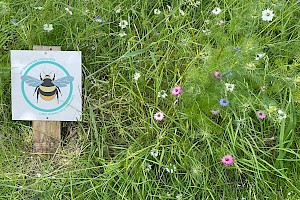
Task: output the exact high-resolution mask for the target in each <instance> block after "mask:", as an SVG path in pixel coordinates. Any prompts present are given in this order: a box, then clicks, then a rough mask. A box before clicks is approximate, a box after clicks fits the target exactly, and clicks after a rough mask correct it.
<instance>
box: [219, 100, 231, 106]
mask: <svg viewBox="0 0 300 200" xmlns="http://www.w3.org/2000/svg"><path fill="white" fill-rule="evenodd" d="M219 103H220V105H221V106H228V104H229V100H228V99H227V98H222V99H220V102H219Z"/></svg>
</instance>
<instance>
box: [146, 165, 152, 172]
mask: <svg viewBox="0 0 300 200" xmlns="http://www.w3.org/2000/svg"><path fill="white" fill-rule="evenodd" d="M151 169H152V165H151V164H148V165H147V166H146V168H145V170H146V171H147V172H149V171H150V170H151Z"/></svg>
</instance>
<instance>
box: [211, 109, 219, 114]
mask: <svg viewBox="0 0 300 200" xmlns="http://www.w3.org/2000/svg"><path fill="white" fill-rule="evenodd" d="M210 112H211V114H212V115H218V114H219V113H220V110H211V111H210Z"/></svg>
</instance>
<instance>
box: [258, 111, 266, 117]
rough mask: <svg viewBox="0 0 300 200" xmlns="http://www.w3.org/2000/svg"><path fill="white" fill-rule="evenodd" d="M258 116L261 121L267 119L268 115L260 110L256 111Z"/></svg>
mask: <svg viewBox="0 0 300 200" xmlns="http://www.w3.org/2000/svg"><path fill="white" fill-rule="evenodd" d="M256 116H257V117H258V118H259V119H264V118H266V113H265V112H264V111H262V110H258V111H256Z"/></svg>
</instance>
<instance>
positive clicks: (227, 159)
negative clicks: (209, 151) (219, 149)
mask: <svg viewBox="0 0 300 200" xmlns="http://www.w3.org/2000/svg"><path fill="white" fill-rule="evenodd" d="M233 162H234V157H233V156H231V155H230V154H227V155H226V156H224V157H223V158H222V163H223V165H225V166H226V165H231V164H232V163H233Z"/></svg>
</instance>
